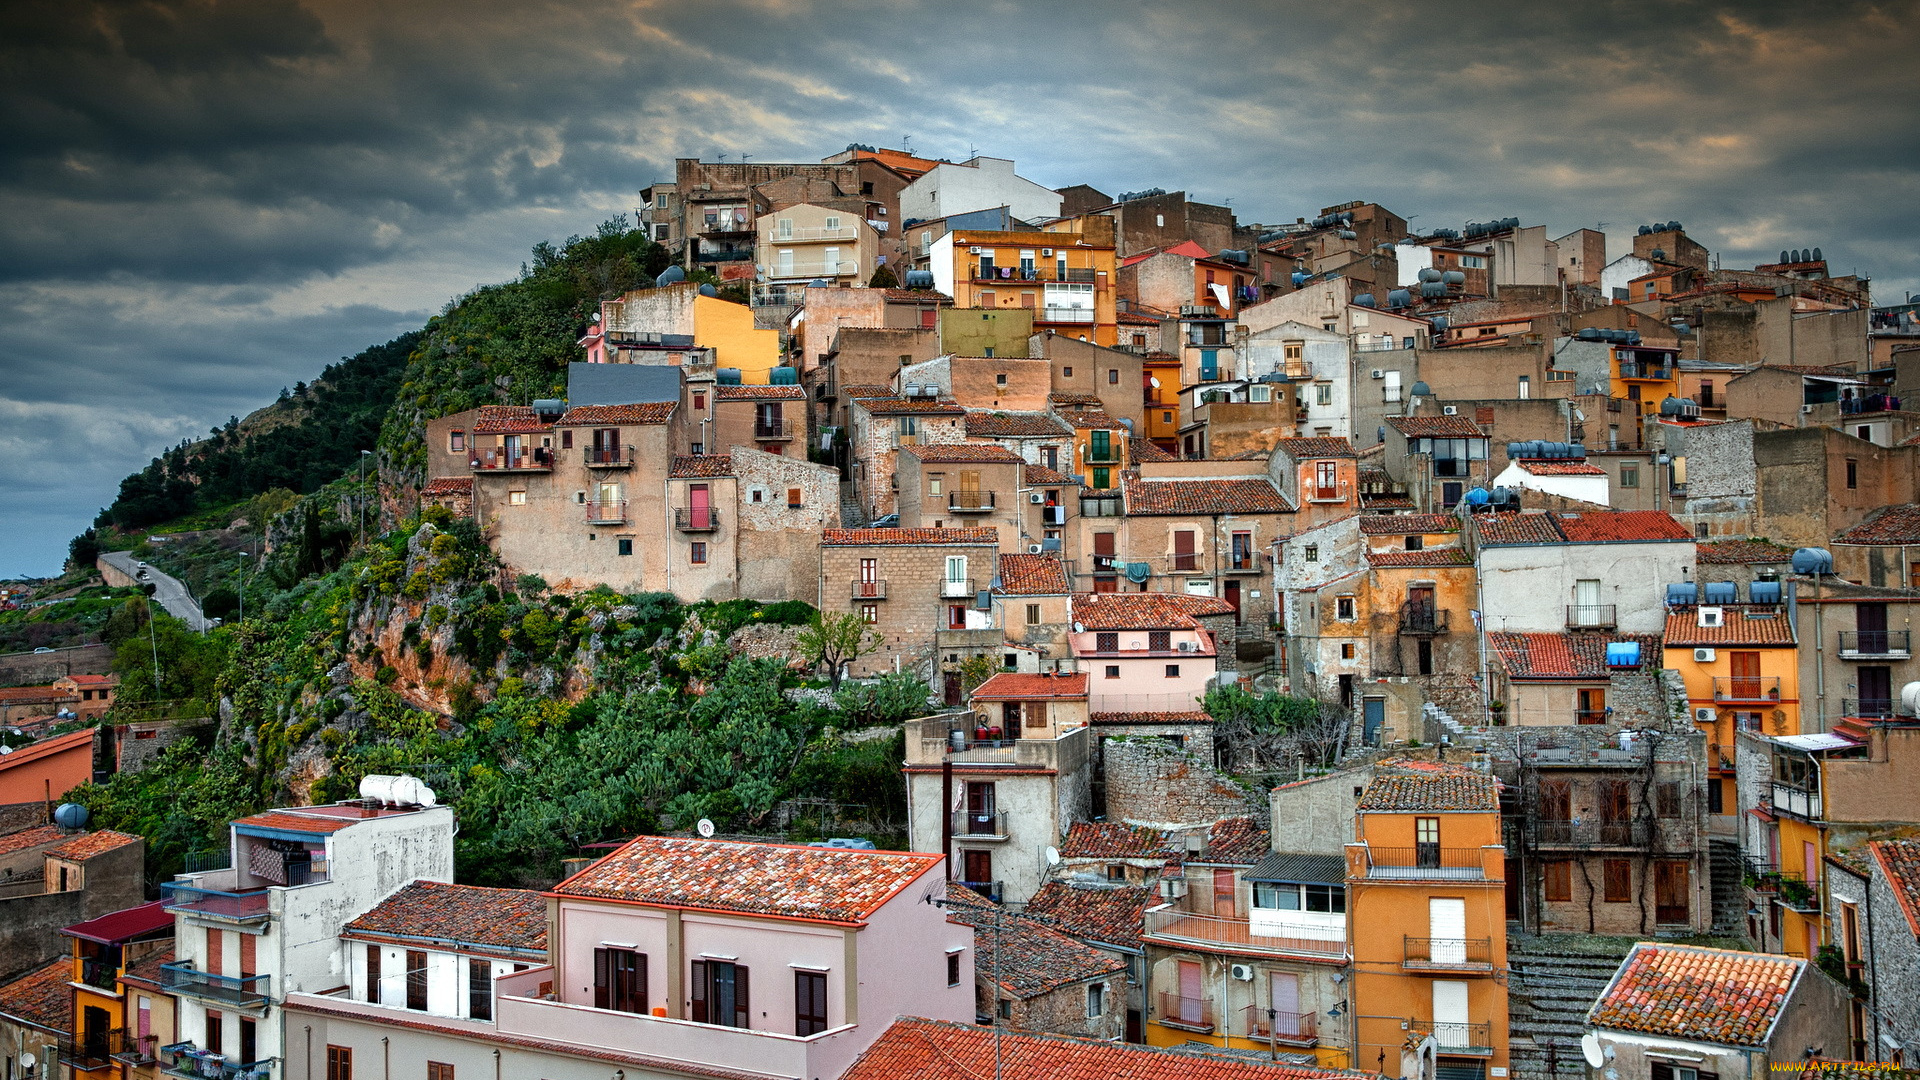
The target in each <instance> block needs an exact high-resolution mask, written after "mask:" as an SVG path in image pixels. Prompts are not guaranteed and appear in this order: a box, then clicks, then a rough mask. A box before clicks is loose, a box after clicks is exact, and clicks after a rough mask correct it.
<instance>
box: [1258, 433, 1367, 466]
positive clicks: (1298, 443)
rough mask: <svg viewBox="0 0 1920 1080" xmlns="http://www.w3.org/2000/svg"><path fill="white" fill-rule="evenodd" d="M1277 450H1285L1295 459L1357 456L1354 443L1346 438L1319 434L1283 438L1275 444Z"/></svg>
mask: <svg viewBox="0 0 1920 1080" xmlns="http://www.w3.org/2000/svg"><path fill="white" fill-rule="evenodd" d="M1273 448H1274V449H1275V450H1284V451H1286V454H1287V456H1288V457H1290V458H1292V459H1293V460H1295V461H1305V460H1306V459H1308V458H1330V457H1340V458H1350V457H1355V456H1356V455H1355V453H1354V450H1353V444H1352V443H1350V442H1348V441H1347V440H1345V439H1333V438H1328V437H1327V436H1324V435H1322V436H1317V437H1314V438H1311V439H1281V440H1279V441H1278V442H1276V443H1274V444H1273Z"/></svg>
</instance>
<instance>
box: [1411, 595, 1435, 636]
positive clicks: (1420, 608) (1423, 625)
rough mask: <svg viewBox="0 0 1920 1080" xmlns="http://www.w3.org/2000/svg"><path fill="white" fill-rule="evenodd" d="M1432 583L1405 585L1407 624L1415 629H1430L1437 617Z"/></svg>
mask: <svg viewBox="0 0 1920 1080" xmlns="http://www.w3.org/2000/svg"><path fill="white" fill-rule="evenodd" d="M1433 589H1434V587H1433V586H1432V585H1409V586H1407V620H1406V621H1407V625H1408V626H1411V627H1413V628H1414V629H1417V630H1431V629H1432V628H1433V624H1434V621H1435V620H1436V619H1437V618H1438V615H1437V614H1436V611H1437V609H1436V608H1435V606H1434V605H1435V600H1434V592H1433Z"/></svg>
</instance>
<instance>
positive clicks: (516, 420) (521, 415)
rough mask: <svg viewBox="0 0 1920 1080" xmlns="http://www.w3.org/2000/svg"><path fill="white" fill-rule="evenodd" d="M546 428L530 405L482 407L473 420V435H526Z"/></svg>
mask: <svg viewBox="0 0 1920 1080" xmlns="http://www.w3.org/2000/svg"><path fill="white" fill-rule="evenodd" d="M547 427H548V425H546V424H543V423H541V422H540V414H539V413H536V412H534V411H533V406H531V405H483V406H481V407H480V415H479V416H476V417H474V418H473V433H474V434H475V435H526V434H530V433H533V432H537V431H545V430H547Z"/></svg>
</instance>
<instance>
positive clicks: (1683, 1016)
mask: <svg viewBox="0 0 1920 1080" xmlns="http://www.w3.org/2000/svg"><path fill="white" fill-rule="evenodd" d="M1806 963H1807V962H1806V961H1805V960H1801V959H1798V958H1796V957H1792V956H1776V955H1772V954H1769V953H1750V952H1736V951H1734V950H1732V949H1706V948H1701V947H1699V946H1695V945H1666V944H1656V943H1654V942H1650V941H1643V942H1641V943H1639V944H1638V945H1635V946H1634V947H1633V951H1632V952H1630V953H1628V954H1627V958H1626V960H1625V961H1623V962H1622V963H1621V965H1620V970H1619V971H1618V972H1616V973H1615V974H1614V976H1613V982H1612V983H1610V984H1608V986H1607V989H1606V991H1605V992H1604V993H1602V994H1601V995H1600V1000H1598V1001H1596V1002H1594V1003H1593V1008H1592V1009H1590V1010H1589V1011H1588V1013H1587V1022H1588V1023H1591V1024H1592V1025H1594V1026H1595V1027H1603V1028H1610V1029H1612V1030H1615V1031H1637V1032H1643V1033H1645V1034H1649V1035H1664V1036H1666V1037H1668V1038H1676V1039H1693V1040H1698V1041H1702V1042H1714V1043H1721V1044H1724V1045H1730V1046H1754V1047H1759V1046H1765V1045H1766V1043H1767V1038H1768V1036H1769V1035H1771V1034H1772V1032H1773V1024H1774V1021H1775V1020H1776V1019H1778V1017H1779V1016H1780V1010H1781V1009H1783V1008H1784V1007H1785V1006H1786V1003H1787V997H1788V995H1789V994H1791V993H1792V991H1793V985H1794V983H1795V981H1796V980H1798V979H1799V977H1800V972H1801V970H1802V969H1803V968H1805V966H1806Z"/></svg>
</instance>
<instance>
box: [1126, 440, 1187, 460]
mask: <svg viewBox="0 0 1920 1080" xmlns="http://www.w3.org/2000/svg"><path fill="white" fill-rule="evenodd" d="M1127 456H1128V457H1129V458H1132V459H1133V460H1134V461H1136V462H1138V461H1179V460H1180V459H1179V458H1177V457H1174V456H1173V455H1172V454H1169V453H1167V452H1166V451H1165V450H1162V449H1160V448H1159V447H1157V446H1155V445H1153V444H1152V443H1151V442H1148V441H1147V440H1146V439H1128V440H1127Z"/></svg>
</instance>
